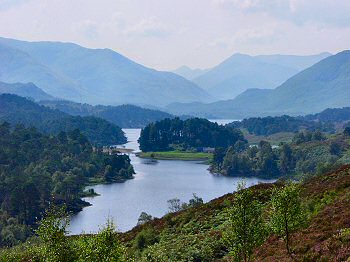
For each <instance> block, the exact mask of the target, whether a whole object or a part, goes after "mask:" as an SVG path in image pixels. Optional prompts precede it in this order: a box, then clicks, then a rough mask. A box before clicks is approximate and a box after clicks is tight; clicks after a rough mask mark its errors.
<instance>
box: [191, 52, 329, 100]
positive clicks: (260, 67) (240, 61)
mask: <svg viewBox="0 0 350 262" xmlns="http://www.w3.org/2000/svg"><path fill="white" fill-rule="evenodd" d="M329 55H330V54H329V53H321V54H318V55H311V56H295V55H261V56H249V55H245V54H234V55H232V56H231V57H229V58H228V59H226V60H225V61H223V62H222V63H221V64H219V65H217V66H215V67H214V68H212V69H211V70H209V71H208V72H206V73H204V74H202V75H200V76H199V77H196V78H194V79H193V82H195V83H196V84H198V85H199V86H200V87H202V88H203V89H205V90H207V91H208V92H209V93H210V94H211V95H212V96H214V97H217V98H219V99H232V98H234V97H236V96H237V95H239V94H240V93H242V92H244V91H245V90H247V89H249V88H259V89H271V88H275V87H277V86H279V85H280V84H282V83H283V82H284V81H286V80H287V79H288V78H290V77H292V76H293V75H295V74H297V73H298V72H300V71H301V70H303V69H305V68H307V67H309V66H311V65H313V64H315V63H317V62H318V61H320V60H322V59H324V58H325V57H328V56H329Z"/></svg>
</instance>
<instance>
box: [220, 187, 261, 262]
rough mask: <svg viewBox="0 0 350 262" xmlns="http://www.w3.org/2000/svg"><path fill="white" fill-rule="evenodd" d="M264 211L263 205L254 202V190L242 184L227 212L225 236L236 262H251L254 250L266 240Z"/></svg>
mask: <svg viewBox="0 0 350 262" xmlns="http://www.w3.org/2000/svg"><path fill="white" fill-rule="evenodd" d="M262 210H263V209H262V204H261V203H260V202H258V201H257V200H254V195H253V192H252V190H251V189H246V188H245V185H244V183H240V184H239V185H238V187H237V193H236V194H235V199H234V202H233V203H232V206H231V207H230V208H228V210H227V215H228V218H227V219H228V221H227V228H225V231H224V235H223V239H224V242H225V243H226V245H227V247H228V249H229V251H230V255H231V256H232V257H233V258H234V259H235V260H236V261H245V262H246V261H251V259H252V254H253V251H254V249H255V248H256V247H257V246H259V245H261V244H262V243H263V241H264V240H265V237H266V235H267V231H266V226H265V223H264V221H263V217H262Z"/></svg>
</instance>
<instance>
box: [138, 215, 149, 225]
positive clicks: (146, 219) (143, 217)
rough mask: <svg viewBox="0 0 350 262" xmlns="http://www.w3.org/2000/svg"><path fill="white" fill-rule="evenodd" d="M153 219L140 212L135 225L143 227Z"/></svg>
mask: <svg viewBox="0 0 350 262" xmlns="http://www.w3.org/2000/svg"><path fill="white" fill-rule="evenodd" d="M152 219H153V217H152V216H151V215H149V214H147V213H146V212H141V214H140V216H139V219H138V220H137V224H138V225H143V224H145V223H147V222H149V221H151V220H152Z"/></svg>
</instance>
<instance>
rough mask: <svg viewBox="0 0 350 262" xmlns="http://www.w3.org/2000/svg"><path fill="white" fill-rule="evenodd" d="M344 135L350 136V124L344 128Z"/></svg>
mask: <svg viewBox="0 0 350 262" xmlns="http://www.w3.org/2000/svg"><path fill="white" fill-rule="evenodd" d="M344 135H346V136H350V126H348V127H346V128H345V129H344Z"/></svg>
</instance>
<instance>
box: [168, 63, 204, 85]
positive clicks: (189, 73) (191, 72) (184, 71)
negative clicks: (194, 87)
mask: <svg viewBox="0 0 350 262" xmlns="http://www.w3.org/2000/svg"><path fill="white" fill-rule="evenodd" d="M209 70H210V69H200V68H196V69H192V68H190V67H188V66H181V67H179V68H177V69H175V70H174V71H173V72H174V73H175V74H178V75H180V76H182V77H184V78H186V79H188V80H191V81H192V80H193V79H195V78H197V77H199V76H201V75H203V74H205V73H206V72H208V71H209Z"/></svg>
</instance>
